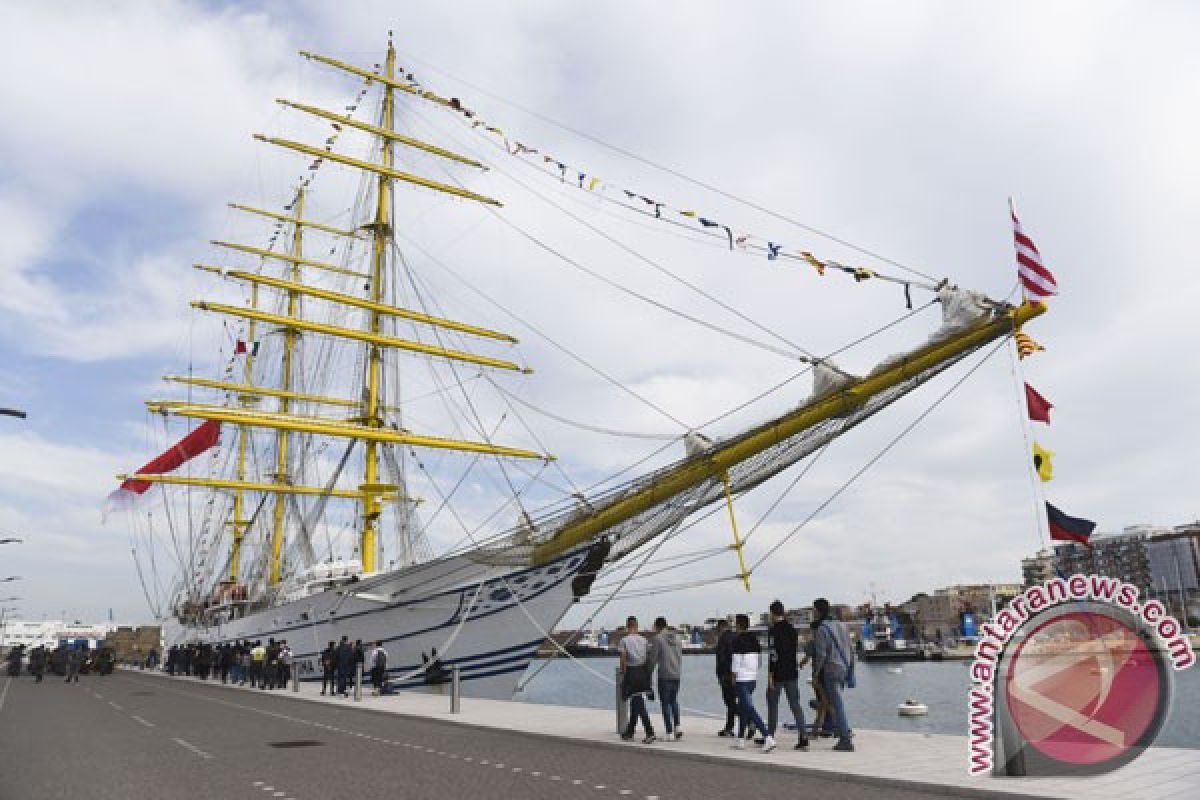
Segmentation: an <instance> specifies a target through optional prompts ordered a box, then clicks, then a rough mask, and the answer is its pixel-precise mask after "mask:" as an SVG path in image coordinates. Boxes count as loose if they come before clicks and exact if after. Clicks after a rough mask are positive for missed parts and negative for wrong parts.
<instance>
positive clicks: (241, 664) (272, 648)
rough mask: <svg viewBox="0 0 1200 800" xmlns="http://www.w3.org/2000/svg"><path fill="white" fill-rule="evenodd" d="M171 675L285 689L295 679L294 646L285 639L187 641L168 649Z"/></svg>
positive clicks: (164, 666)
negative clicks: (218, 641)
mask: <svg viewBox="0 0 1200 800" xmlns="http://www.w3.org/2000/svg"><path fill="white" fill-rule="evenodd" d="M163 668H164V669H165V670H166V671H167V674H168V675H190V676H192V677H194V678H199V679H200V680H205V681H206V680H210V679H211V680H214V681H215V680H217V679H218V678H219V679H220V681H221V683H232V684H236V685H238V686H245V685H247V684H249V685H250V686H251V687H253V688H255V689H283V688H285V687H287V685H288V682H289V681H291V679H292V648H291V647H289V646H288V643H287V640H286V639H280V640H279V641H276V640H275V639H268V640H267V643H266V644H265V645H264V644H263V643H262V641H259V640H249V639H244V640H241V641H237V642H225V643H224V644H219V645H211V644H184V645H176V646H174V647H171V648H169V649H168V650H167V658H166V661H164V662H163Z"/></svg>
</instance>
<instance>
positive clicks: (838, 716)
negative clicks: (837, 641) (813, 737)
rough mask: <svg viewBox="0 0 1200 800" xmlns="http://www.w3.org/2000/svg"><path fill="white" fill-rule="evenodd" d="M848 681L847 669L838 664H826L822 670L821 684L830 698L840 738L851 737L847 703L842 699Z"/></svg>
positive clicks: (835, 726) (835, 725)
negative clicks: (843, 688) (847, 717)
mask: <svg viewBox="0 0 1200 800" xmlns="http://www.w3.org/2000/svg"><path fill="white" fill-rule="evenodd" d="M845 683H846V670H845V669H843V668H842V667H841V666H839V665H837V664H826V665H825V667H824V668H823V669H822V670H821V685H822V686H823V687H825V695H826V696H827V697H828V698H829V713H830V715H831V718H832V721H833V727H834V729H835V730H837V735H838V738H839V739H849V738H850V721H849V720H847V719H846V704H845V703H844V702H843V701H842V687H843V685H844V684H845Z"/></svg>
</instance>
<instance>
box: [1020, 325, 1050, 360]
mask: <svg viewBox="0 0 1200 800" xmlns="http://www.w3.org/2000/svg"><path fill="white" fill-rule="evenodd" d="M1013 338H1014V339H1015V340H1016V342H1017V357H1018V358H1028V357H1029V356H1031V355H1033V354H1034V353H1037V352H1041V351H1044V350H1045V349H1046V348H1044V347H1042V346H1041V345H1040V344H1039V343H1038V342H1036V341H1034V339H1033V337H1032V336H1030V335H1029V334H1027V333H1024V332H1022V331H1017V332H1016V333H1014V334H1013Z"/></svg>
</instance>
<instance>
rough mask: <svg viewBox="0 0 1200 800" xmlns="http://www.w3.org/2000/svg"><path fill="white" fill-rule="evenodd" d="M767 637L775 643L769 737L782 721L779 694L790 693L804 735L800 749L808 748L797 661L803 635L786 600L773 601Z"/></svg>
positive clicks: (770, 675)
mask: <svg viewBox="0 0 1200 800" xmlns="http://www.w3.org/2000/svg"><path fill="white" fill-rule="evenodd" d="M767 637H768V641H769V642H770V646H771V661H770V664H769V669H768V672H767V736H774V735H775V726H776V725H777V724H778V722H779V695H780V693H784V692H786V693H787V700H788V705H789V706H791V708H792V717H793V718H794V719H795V720H796V730H797V732H798V733H799V735H800V740H799V741H798V742H797V743H796V749H797V750H807V749H808V736H807V735H806V734H805V731H804V709H803V707H802V706H801V705H800V686H799V678H800V670H799V668H798V667H797V661H796V644H797V640H798V638H799V637H798V636H797V634H796V629H795V628H794V627H792V623H790V622H788V621H787V616H786V615H785V613H784V608H783V603H781V602H779V601H778V600H776V601H775V602H774V603H771V630H770V631H768V633H767Z"/></svg>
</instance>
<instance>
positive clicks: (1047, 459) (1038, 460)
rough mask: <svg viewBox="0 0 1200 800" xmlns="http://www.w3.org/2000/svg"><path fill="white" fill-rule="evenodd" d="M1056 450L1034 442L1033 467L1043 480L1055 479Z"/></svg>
mask: <svg viewBox="0 0 1200 800" xmlns="http://www.w3.org/2000/svg"><path fill="white" fill-rule="evenodd" d="M1053 458H1054V451H1053V450H1047V449H1046V448H1044V447H1042V446H1041V445H1040V444H1038V443H1037V442H1034V443H1033V468H1034V469H1035V470H1037V474H1038V477H1039V478H1041V479H1042V481H1043V482H1045V481H1051V480H1054V462H1053Z"/></svg>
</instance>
